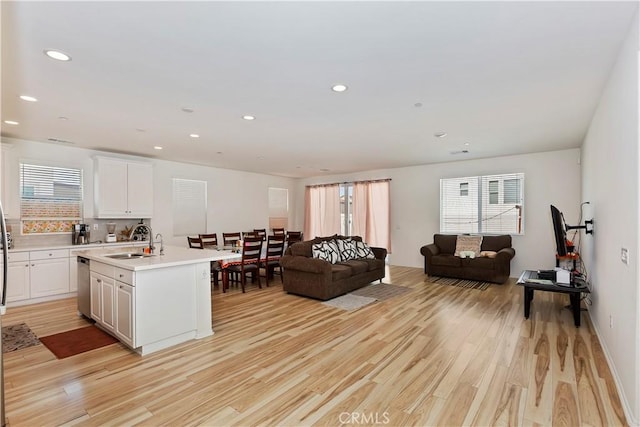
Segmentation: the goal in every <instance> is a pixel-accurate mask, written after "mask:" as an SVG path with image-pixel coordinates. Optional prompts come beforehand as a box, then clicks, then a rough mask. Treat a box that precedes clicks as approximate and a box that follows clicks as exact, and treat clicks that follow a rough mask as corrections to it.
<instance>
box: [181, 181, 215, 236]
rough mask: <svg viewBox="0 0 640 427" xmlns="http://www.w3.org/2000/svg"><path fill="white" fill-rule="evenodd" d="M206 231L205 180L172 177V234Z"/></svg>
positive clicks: (186, 234)
mask: <svg viewBox="0 0 640 427" xmlns="http://www.w3.org/2000/svg"><path fill="white" fill-rule="evenodd" d="M206 232H207V182H206V181H197V180H193V179H181V178H173V235H174V236H189V235H198V234H201V233H206Z"/></svg>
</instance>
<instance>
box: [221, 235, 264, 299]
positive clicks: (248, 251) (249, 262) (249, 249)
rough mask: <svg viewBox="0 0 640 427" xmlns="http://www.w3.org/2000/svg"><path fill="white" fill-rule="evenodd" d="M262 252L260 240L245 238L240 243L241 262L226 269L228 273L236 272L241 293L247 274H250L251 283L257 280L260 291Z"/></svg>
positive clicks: (243, 289) (243, 290)
mask: <svg viewBox="0 0 640 427" xmlns="http://www.w3.org/2000/svg"><path fill="white" fill-rule="evenodd" d="M261 252H262V239H261V238H259V237H258V238H253V237H247V238H245V239H244V240H243V241H242V262H241V263H240V264H238V265H230V266H229V267H227V270H229V272H236V273H238V274H239V275H240V283H241V284H242V293H244V292H245V285H246V283H247V274H249V273H251V279H252V281H255V280H258V287H259V288H261V289H262V284H261V283H260V256H261Z"/></svg>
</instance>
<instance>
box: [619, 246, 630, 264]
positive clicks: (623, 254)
mask: <svg viewBox="0 0 640 427" xmlns="http://www.w3.org/2000/svg"><path fill="white" fill-rule="evenodd" d="M620 260H621V261H622V263H623V264H627V265H628V264H629V249H627V248H621V249H620Z"/></svg>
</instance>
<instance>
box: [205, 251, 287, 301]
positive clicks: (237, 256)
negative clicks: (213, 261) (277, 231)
mask: <svg viewBox="0 0 640 427" xmlns="http://www.w3.org/2000/svg"><path fill="white" fill-rule="evenodd" d="M205 250H209V251H218V252H221V253H223V254H224V255H225V256H224V258H223V259H220V260H218V263H220V268H221V269H222V291H223V292H226V290H227V289H229V270H228V268H229V267H230V266H232V265H240V264H242V247H237V246H221V247H218V248H217V249H216V248H206V249H205ZM278 259H280V256H270V257H267V247H266V245H263V247H262V251H261V252H260V263H261V264H263V263H265V262H268V261H277V260H278Z"/></svg>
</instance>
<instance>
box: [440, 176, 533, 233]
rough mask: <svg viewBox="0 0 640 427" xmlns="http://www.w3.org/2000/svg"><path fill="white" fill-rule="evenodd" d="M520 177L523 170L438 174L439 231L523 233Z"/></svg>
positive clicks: (522, 186)
mask: <svg viewBox="0 0 640 427" xmlns="http://www.w3.org/2000/svg"><path fill="white" fill-rule="evenodd" d="M524 180H525V174H524V173H523V172H514V173H505V174H491V175H478V176H466V177H451V178H441V179H440V218H439V219H440V227H439V229H440V233H449V234H454V233H456V234H463V233H472V234H479V235H495V234H510V235H524V234H525V227H524V222H525V221H524V218H525V217H524V205H525V198H524V185H525V182H524ZM507 181H509V182H519V185H514V184H507V185H506V186H505V182H507ZM465 183H467V184H468V187H467V192H466V193H464V194H463V184H465ZM505 191H510V193H509V194H506V193H505ZM445 198H447V200H445ZM516 199H517V202H516ZM456 200H457V202H456ZM505 200H506V202H505ZM456 221H458V222H456Z"/></svg>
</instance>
